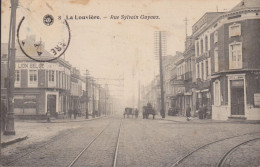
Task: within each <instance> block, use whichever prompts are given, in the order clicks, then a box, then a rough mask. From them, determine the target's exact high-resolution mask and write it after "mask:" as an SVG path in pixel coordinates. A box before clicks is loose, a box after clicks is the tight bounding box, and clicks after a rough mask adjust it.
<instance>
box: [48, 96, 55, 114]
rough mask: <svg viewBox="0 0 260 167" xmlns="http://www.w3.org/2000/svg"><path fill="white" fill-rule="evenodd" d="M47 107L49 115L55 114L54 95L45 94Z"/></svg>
mask: <svg viewBox="0 0 260 167" xmlns="http://www.w3.org/2000/svg"><path fill="white" fill-rule="evenodd" d="M47 109H48V110H49V112H50V114H51V116H53V117H55V116H56V95H48V96H47Z"/></svg>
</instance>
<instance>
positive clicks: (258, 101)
mask: <svg viewBox="0 0 260 167" xmlns="http://www.w3.org/2000/svg"><path fill="white" fill-rule="evenodd" d="M254 104H255V106H258V107H260V93H255V94H254Z"/></svg>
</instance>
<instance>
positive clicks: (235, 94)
mask: <svg viewBox="0 0 260 167" xmlns="http://www.w3.org/2000/svg"><path fill="white" fill-rule="evenodd" d="M231 115H245V101H244V81H243V80H236V81H231Z"/></svg>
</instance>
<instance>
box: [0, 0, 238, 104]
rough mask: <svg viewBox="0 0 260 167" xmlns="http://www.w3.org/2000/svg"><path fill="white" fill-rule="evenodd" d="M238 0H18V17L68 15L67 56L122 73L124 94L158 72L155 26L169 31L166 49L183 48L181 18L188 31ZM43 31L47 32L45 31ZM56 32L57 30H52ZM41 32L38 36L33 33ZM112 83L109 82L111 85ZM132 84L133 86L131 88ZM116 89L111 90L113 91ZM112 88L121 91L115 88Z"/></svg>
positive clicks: (5, 20) (109, 73) (107, 74)
mask: <svg viewBox="0 0 260 167" xmlns="http://www.w3.org/2000/svg"><path fill="white" fill-rule="evenodd" d="M239 2H240V0H120V1H119V0H19V4H20V5H19V8H18V9H17V22H19V21H20V20H21V18H22V17H23V16H25V17H28V16H32V15H33V16H34V17H32V18H33V19H35V20H32V22H34V21H35V22H39V20H40V21H41V20H42V18H43V16H44V15H45V14H51V15H53V16H54V19H57V17H58V16H62V18H63V19H65V18H66V16H68V17H70V16H73V17H74V19H73V20H67V21H68V23H69V25H70V29H71V43H70V46H69V47H68V50H67V51H66V60H68V61H69V62H70V63H71V64H72V65H73V66H75V67H78V68H79V69H80V70H81V71H83V70H85V69H86V68H87V69H88V70H89V71H90V73H91V75H93V76H95V77H98V78H101V77H102V78H117V77H119V76H120V75H122V74H124V78H125V84H124V86H125V93H124V94H125V96H126V97H125V98H126V99H128V100H129V99H131V98H132V96H133V94H134V95H135V96H136V95H137V83H138V80H139V78H140V80H141V83H142V84H147V83H148V82H149V81H151V79H152V78H153V77H154V74H157V73H158V61H157V60H156V59H155V56H154V32H155V31H167V32H168V38H167V54H168V55H174V54H175V52H176V51H181V52H183V50H184V40H185V22H184V19H185V17H187V19H188V35H190V34H191V27H192V25H193V24H194V23H195V22H196V21H197V20H198V19H199V18H200V17H202V16H203V14H204V13H206V12H216V11H217V8H218V11H219V12H221V11H227V10H230V9H231V8H232V7H234V6H235V5H236V4H238V3H239ZM9 7H10V0H2V11H1V17H2V24H1V29H2V34H1V38H2V42H7V41H8V38H7V34H8V29H9V27H8V25H9V19H10V8H9ZM75 15H77V16H88V15H94V16H100V17H101V19H96V20H88V19H87V20H86V19H85V20H75ZM111 15H113V16H120V17H121V15H129V16H135V15H136V16H138V17H140V16H141V15H146V16H159V18H160V19H156V20H145V19H133V20H122V19H110V18H111ZM42 34H46V33H45V32H44V33H42ZM52 35H55V32H54V33H53V34H52ZM37 38H39V36H38V37H37ZM111 89H112V88H111ZM134 90H135V91H134ZM114 93H115V92H114ZM115 94H119V92H118V93H115Z"/></svg>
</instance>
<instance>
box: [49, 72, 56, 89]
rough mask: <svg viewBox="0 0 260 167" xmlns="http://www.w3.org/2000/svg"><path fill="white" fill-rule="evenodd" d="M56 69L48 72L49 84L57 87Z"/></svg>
mask: <svg viewBox="0 0 260 167" xmlns="http://www.w3.org/2000/svg"><path fill="white" fill-rule="evenodd" d="M55 85H56V83H55V71H54V70H49V73H48V86H52V87H55Z"/></svg>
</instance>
